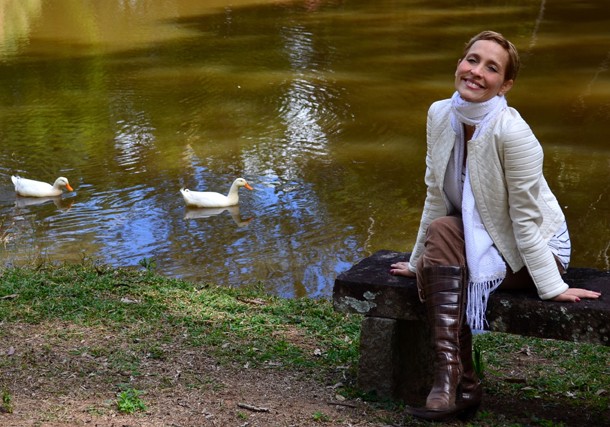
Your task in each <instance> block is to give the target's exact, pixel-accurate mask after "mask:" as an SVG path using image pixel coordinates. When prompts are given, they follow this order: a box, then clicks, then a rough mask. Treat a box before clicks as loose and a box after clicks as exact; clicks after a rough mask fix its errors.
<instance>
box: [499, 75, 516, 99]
mask: <svg viewBox="0 0 610 427" xmlns="http://www.w3.org/2000/svg"><path fill="white" fill-rule="evenodd" d="M512 87H513V80H512V79H511V80H506V81H505V82H504V83H502V86H500V90H499V91H498V95H500V96H502V95H506V92H508V91H509V90H511V89H512Z"/></svg>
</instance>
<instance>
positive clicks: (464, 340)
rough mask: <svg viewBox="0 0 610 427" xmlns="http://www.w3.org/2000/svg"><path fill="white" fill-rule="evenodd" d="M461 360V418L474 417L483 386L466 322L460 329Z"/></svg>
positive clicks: (458, 403) (458, 404)
mask: <svg viewBox="0 0 610 427" xmlns="http://www.w3.org/2000/svg"><path fill="white" fill-rule="evenodd" d="M460 360H461V362H462V382H461V383H460V386H459V391H458V396H457V399H456V409H457V411H458V412H459V418H461V419H463V420H465V419H469V418H471V417H473V416H474V415H475V414H476V412H477V410H478V409H479V406H480V405H481V400H483V386H482V385H481V380H480V379H479V377H478V375H477V373H476V371H475V369H474V363H473V359H472V331H471V330H470V326H468V323H466V322H464V323H463V324H462V328H461V329H460Z"/></svg>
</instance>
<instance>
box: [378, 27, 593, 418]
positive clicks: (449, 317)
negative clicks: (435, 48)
mask: <svg viewBox="0 0 610 427" xmlns="http://www.w3.org/2000/svg"><path fill="white" fill-rule="evenodd" d="M519 65H520V64H519V55H518V53H517V50H516V48H515V47H514V45H513V44H512V43H511V42H509V41H508V40H506V39H505V38H504V37H503V36H502V35H501V34H499V33H496V32H493V31H484V32H482V33H480V34H478V35H476V36H475V37H473V38H472V39H471V40H470V41H469V42H468V43H467V44H466V47H465V48H464V51H463V55H462V57H461V58H460V59H459V60H458V63H457V69H456V72H455V89H456V92H455V93H454V95H453V97H452V98H451V99H446V100H442V101H438V102H435V103H434V104H432V106H431V107H430V110H429V111H428V122H427V155H426V176H425V182H426V185H427V194H426V200H425V204H424V209H423V214H422V218H421V223H420V227H419V232H418V235H417V240H416V243H415V247H414V249H413V251H412V254H411V259H410V262H401V263H397V264H392V266H391V267H392V268H391V270H390V272H391V273H392V274H395V275H403V276H408V277H414V276H416V277H417V287H418V291H419V295H420V299H421V300H422V302H425V304H426V311H427V314H428V319H429V321H430V325H431V330H432V340H433V347H434V352H435V369H434V382H433V386H432V389H431V391H430V394H429V395H428V397H427V399H426V406H425V407H424V408H409V409H408V412H409V413H410V414H412V415H414V416H417V417H419V418H424V419H430V420H442V419H447V418H450V417H453V416H456V415H461V414H463V413H465V412H470V413H472V414H473V413H474V412H475V411H476V409H477V408H478V406H479V404H480V403H481V397H482V390H481V385H480V381H479V379H478V378H477V376H476V374H475V372H474V369H473V365H472V334H471V327H472V328H474V329H483V328H484V323H485V317H484V315H485V308H486V303H487V298H488V296H489V294H490V293H491V292H493V291H494V290H496V289H497V288H503V289H508V288H513V289H514V288H522V287H527V286H535V288H536V289H537V291H538V295H539V296H540V298H541V299H544V300H551V301H565V302H578V301H579V300H580V299H581V298H598V297H599V296H600V294H599V293H598V292H594V291H589V290H586V289H577V288H569V287H568V285H567V284H566V283H564V281H563V279H562V276H561V275H562V274H563V273H565V270H566V269H567V266H568V262H569V259H570V238H569V235H568V230H567V226H566V222H565V217H564V214H563V212H562V211H561V208H560V206H559V203H558V202H557V199H556V198H555V196H554V195H553V193H552V192H551V190H550V189H549V187H548V185H547V182H546V180H545V179H544V176H543V174H542V161H543V153H542V148H541V146H540V144H539V142H538V140H537V139H536V137H535V136H534V134H533V133H532V131H531V129H530V128H529V126H528V125H527V123H526V122H525V121H524V120H523V119H522V118H521V116H520V115H519V113H518V112H517V111H516V110H515V109H513V108H510V107H508V106H507V103H506V98H505V95H506V93H507V92H508V91H509V90H510V89H511V88H512V87H513V83H514V81H515V78H516V77H517V73H518V71H519Z"/></svg>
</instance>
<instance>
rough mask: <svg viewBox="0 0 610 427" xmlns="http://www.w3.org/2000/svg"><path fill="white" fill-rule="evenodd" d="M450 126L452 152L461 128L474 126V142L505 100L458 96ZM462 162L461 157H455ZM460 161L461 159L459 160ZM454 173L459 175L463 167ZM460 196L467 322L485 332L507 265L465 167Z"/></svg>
mask: <svg viewBox="0 0 610 427" xmlns="http://www.w3.org/2000/svg"><path fill="white" fill-rule="evenodd" d="M451 100H452V104H451V107H452V108H451V126H452V128H453V130H454V131H455V138H456V141H455V149H460V148H459V147H462V146H463V144H464V126H463V124H467V125H470V126H475V127H476V128H475V132H474V135H473V137H472V139H475V138H477V137H478V136H479V135H481V133H482V132H483V131H484V130H485V128H486V127H487V126H488V124H489V123H490V122H491V121H492V120H493V119H494V118H495V117H497V115H498V114H500V113H501V112H502V111H503V110H504V109H506V107H507V103H506V98H505V97H504V96H494V97H493V98H492V99H490V100H489V101H485V102H480V103H474V102H468V101H464V100H463V99H462V98H461V97H460V95H459V94H458V92H455V93H454V94H453V97H452V98H451ZM454 158H455V159H456V161H463V160H461V159H463V156H459V155H456V156H454ZM460 158H461V159H460ZM457 166H458V165H456V168H455V170H456V171H461V170H462V165H459V167H457ZM465 175H466V177H465V181H464V188H463V192H462V221H463V223H464V240H465V244H466V263H467V266H468V298H467V306H466V318H467V321H468V324H469V325H470V327H471V328H472V329H484V328H485V323H486V320H485V310H486V309H487V301H488V299H489V295H490V294H491V293H492V292H493V291H495V290H496V289H497V288H498V286H500V283H502V281H503V280H504V278H505V277H506V264H505V262H504V260H503V259H502V257H501V256H500V253H499V252H498V250H497V249H496V247H495V246H494V244H493V241H492V240H491V237H490V236H489V233H488V232H487V230H486V229H485V226H484V225H483V222H482V221H481V216H480V215H479V211H478V209H477V206H476V204H475V200H474V195H473V194H472V187H471V186H470V177H469V174H468V167H466V173H465Z"/></svg>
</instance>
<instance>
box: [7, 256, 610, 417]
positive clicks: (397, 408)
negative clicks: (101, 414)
mask: <svg viewBox="0 0 610 427" xmlns="http://www.w3.org/2000/svg"><path fill="white" fill-rule="evenodd" d="M152 267H153V266H152V264H150V263H146V265H143V270H135V269H113V268H109V267H107V266H103V265H98V264H95V263H89V262H83V263H82V264H76V265H53V264H48V263H47V264H44V263H43V264H40V265H38V266H37V267H36V268H5V269H2V270H0V319H2V324H3V328H0V340H1V339H2V338H3V335H7V334H9V329H10V325H22V324H30V325H41V326H42V327H44V325H47V324H48V325H51V326H50V327H49V328H48V330H45V334H46V335H45V340H44V342H43V343H41V344H40V345H39V347H37V348H36V349H35V351H32V352H30V353H27V354H24V355H23V356H21V357H11V358H8V357H3V358H0V369H1V370H7V372H8V371H11V372H17V373H19V372H24V375H26V374H25V373H27V370H28V369H37V368H38V367H39V366H38V365H40V364H42V363H47V361H48V365H45V366H44V372H45V375H49V376H54V375H55V376H58V375H61V374H62V373H64V374H65V372H66V370H67V368H66V366H65V365H64V361H63V359H61V358H59V357H56V356H55V355H56V353H60V352H61V351H62V348H63V347H65V346H66V344H64V343H66V342H70V343H76V344H75V345H72V344H70V347H69V348H67V349H66V350H65V354H67V355H68V356H69V357H70V358H73V360H72V362H71V363H73V362H74V361H78V365H71V366H70V372H73V374H74V375H75V376H77V377H81V378H85V377H91V376H95V377H96V378H99V380H100V381H103V382H106V383H107V384H109V385H110V386H111V387H119V386H121V383H122V381H124V379H125V378H132V379H133V381H136V382H137V379H138V378H140V377H142V376H143V370H144V369H145V368H146V366H147V365H149V364H150V363H151V361H157V362H163V361H165V360H166V359H167V358H170V357H172V356H173V354H174V351H175V350H176V349H177V348H179V347H180V348H193V349H205V354H206V356H209V357H211V358H213V359H214V363H217V364H219V365H222V364H227V365H235V366H248V367H250V368H257V367H263V368H264V367H270V366H272V367H273V368H274V369H284V370H289V371H291V372H296V373H302V375H306V376H308V377H314V378H318V379H320V381H321V382H323V383H324V384H329V383H330V384H335V383H339V382H340V383H342V386H340V387H339V388H337V390H336V392H337V393H338V394H342V395H344V396H345V397H347V398H349V399H357V398H358V399H364V400H367V401H368V402H370V404H372V405H375V406H376V407H378V408H380V407H381V408H383V409H384V410H386V411H389V413H390V417H391V418H392V419H393V420H396V419H399V420H401V419H402V414H401V409H402V404H401V402H392V401H387V400H384V399H376V398H375V396H367V395H364V394H362V393H360V392H359V391H358V390H357V388H356V387H355V383H356V371H357V364H358V346H359V333H360V322H361V317H360V316H356V315H345V314H341V313H337V312H335V311H334V310H333V307H332V304H331V303H330V302H329V301H327V300H323V299H318V300H316V299H309V298H299V299H284V298H279V297H275V296H271V295H267V294H265V293H264V292H263V290H262V287H257V286H254V287H246V288H239V289H233V288H226V287H217V286H214V285H211V284H202V283H191V282H187V281H182V280H175V279H169V278H164V277H162V276H160V275H157V274H155V273H154V272H153V271H152V270H153V268H152ZM57 325H60V327H57ZM71 325H78V326H79V327H70V326H71ZM83 331H93V332H83ZM90 333H94V334H95V335H96V337H97V338H99V339H98V340H95V339H91V337H89V336H85V335H84V334H90ZM107 337H112V339H109V338H107ZM474 340H475V347H476V349H477V350H476V352H475V353H476V354H477V355H478V360H477V366H478V367H479V368H480V369H482V370H483V374H484V386H485V390H486V393H487V395H489V396H496V397H498V398H500V399H516V400H515V401H526V402H527V401H529V402H533V403H534V404H538V403H541V404H542V402H546V403H544V404H551V403H552V404H553V405H555V404H557V405H559V406H558V407H560V408H565V409H569V410H572V411H578V410H582V411H589V412H590V411H596V412H598V413H607V412H608V410H609V407H610V406H609V405H610V397H609V396H610V379H609V378H610V351H609V348H608V347H602V346H595V345H589V344H576V343H569V342H560V341H554V340H542V339H531V338H524V337H519V336H511V335H506V334H497V333H487V334H482V335H477V336H475V339H474ZM100 370H101V371H100ZM100 372H101V373H100ZM182 375H183V378H184V381H185V384H186V385H187V387H189V388H193V389H202V390H215V389H218V388H219V387H222V386H221V385H220V384H217V383H214V381H213V380H210V379H208V378H205V377H201V376H197V375H195V374H193V373H188V372H183V374H182ZM157 384H158V386H159V387H162V388H163V387H167V388H171V386H172V378H171V377H166V376H159V378H158V381H157ZM132 385H133V382H132V383H131V385H130V387H131V388H127V389H123V390H122V391H121V392H120V393H119V394H118V395H117V407H118V408H119V410H120V411H121V412H129V413H132V412H137V411H145V410H146V409H145V408H146V405H145V404H144V401H143V400H142V399H141V396H142V395H143V393H145V392H146V390H144V391H140V390H139V389H135V388H133V387H132ZM0 388H2V389H3V390H5V391H3V408H4V410H5V411H6V412H8V410H9V409H11V408H12V402H11V391H10V388H9V387H7V386H6V384H4V383H2V382H1V381H0ZM114 389H115V390H116V388H114ZM549 402H550V403H549ZM103 410H104V409H103V408H102V409H100V408H93V409H92V411H103ZM132 410H133V411H132ZM558 410H559V409H558ZM130 411H132V412H130ZM524 417H525V419H526V421H525V422H524V423H525V424H527V425H537V426H547V425H548V426H551V425H556V426H559V425H561V424H560V423H554V422H553V421H549V420H548V419H545V418H541V417H538V416H535V415H531V416H529V415H528V414H523V415H522V416H520V417H519V419H518V421H516V420H511V419H506V417H504V416H498V414H494V413H492V412H489V411H485V410H483V411H481V412H479V414H478V416H477V418H476V419H475V420H474V421H473V424H472V425H488V426H496V425H497V426H503V425H522V424H520V423H522V422H523V419H524ZM312 418H313V420H314V421H316V422H320V423H322V424H323V423H325V422H327V416H326V414H324V413H323V412H316V413H314V414H313V415H312ZM384 422H385V423H387V424H392V423H393V421H392V420H389V419H388V420H384ZM405 425H420V424H418V423H417V422H413V424H405Z"/></svg>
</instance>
